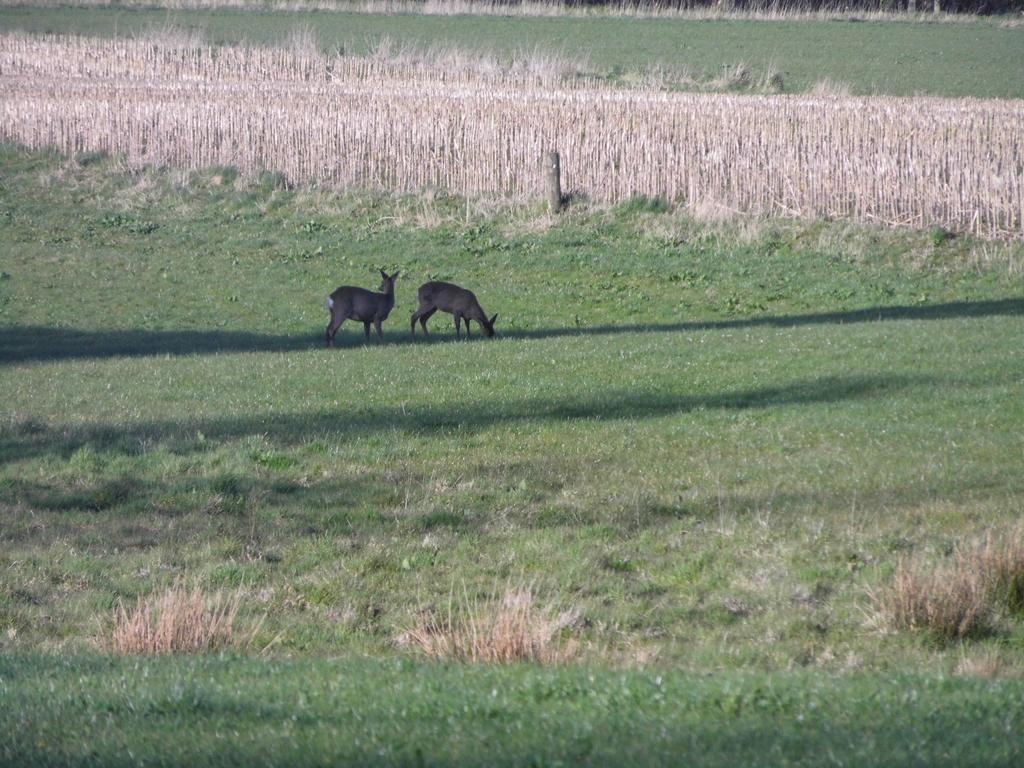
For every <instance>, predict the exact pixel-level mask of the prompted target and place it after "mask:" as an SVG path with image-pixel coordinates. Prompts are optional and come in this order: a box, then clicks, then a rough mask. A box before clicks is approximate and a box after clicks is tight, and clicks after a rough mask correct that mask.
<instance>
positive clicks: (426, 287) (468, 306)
mask: <svg viewBox="0 0 1024 768" xmlns="http://www.w3.org/2000/svg"><path fill="white" fill-rule="evenodd" d="M417 296H418V297H419V300H420V306H419V309H417V310H416V311H415V312H413V313H412V321H411V325H412V335H413V336H415V335H416V321H417V320H419V321H420V325H421V326H422V327H423V334H424V335H428V334H427V320H429V319H430V317H431V315H433V314H434V313H435V312H437V310H439V309H440V310H441V311H442V312H450V313H451V314H453V315H454V316H455V335H456V336H461V335H462V331H461V325H462V321H463V320H465V321H466V337H467V338H469V335H470V334H469V321H470V320H476V321H477V322H478V323H480V327H481V328H483V329H484V335H485V336H493V335H494V321H495V320H497V319H498V316H497V315H495V316H494V317H492V318H491V319H490V320H488V319H487V315H485V314H484V311H483V309H482V308H481V307H480V302H479V301H477V300H476V296H474V295H473V292H472V291H467V290H466V289H465V288H460V287H459V286H457V285H452V284H451V283H438V282H431V283H424V284H423V285H421V286H420V289H419V291H418V292H417Z"/></svg>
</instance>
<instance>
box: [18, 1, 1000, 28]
mask: <svg viewBox="0 0 1024 768" xmlns="http://www.w3.org/2000/svg"><path fill="white" fill-rule="evenodd" d="M0 5H33V6H42V7H52V6H77V7H86V8H102V7H109V6H117V7H128V8H154V7H156V8H168V9H174V10H196V9H251V10H259V11H266V10H274V11H294V12H309V11H342V12H345V13H367V14H420V15H425V16H466V15H474V16H522V17H552V16H554V17H565V16H567V17H593V16H598V17H601V16H611V17H627V18H637V17H638V18H663V19H665V18H667V19H691V20H700V21H707V20H718V19H750V20H757V21H834V20H856V21H908V20H909V21H924V22H928V23H935V22H936V21H939V22H944V23H957V22H960V23H977V22H978V21H979V17H978V16H977V15H976V14H975V13H974V12H973V10H974V9H975V8H978V7H979V6H981V5H982V4H980V3H968V4H965V3H959V4H958V5H956V6H954V5H952V4H950V3H942V6H943V8H942V10H941V11H940V12H939V13H935V12H934V6H933V4H932V3H918V10H914V11H910V10H908V5H907V3H906V2H900V3H886V2H880V1H879V0H860V1H859V2H853V3H851V2H838V1H836V0H833V1H832V2H822V3H818V4H815V3H810V2H803V3H802V2H799V0H753V1H752V2H743V3H735V2H719V0H667V1H665V0H618V1H617V2H608V3H602V4H599V5H597V4H587V3H579V2H574V3H569V2H562V1H560V0H512V1H511V2H510V1H509V0H0ZM981 10H982V11H984V12H991V7H989V8H988V9H987V10H986V9H984V8H981Z"/></svg>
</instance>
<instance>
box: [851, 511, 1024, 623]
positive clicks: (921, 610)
mask: <svg viewBox="0 0 1024 768" xmlns="http://www.w3.org/2000/svg"><path fill="white" fill-rule="evenodd" d="M870 595H871V599H872V602H873V603H874V605H875V609H876V614H877V617H878V618H879V619H880V622H881V623H882V624H883V625H885V626H887V627H889V628H891V629H895V630H926V631H929V632H931V633H932V634H934V635H936V636H938V637H940V638H944V639H959V638H964V637H970V636H976V635H980V634H984V633H986V632H988V631H990V630H991V629H992V628H993V626H994V622H995V619H996V617H997V616H999V615H1000V614H1008V615H1014V614H1018V615H1019V614H1020V613H1022V612H1024V526H1018V527H1016V528H1014V529H1013V530H1012V531H1010V532H1009V533H1002V534H996V533H992V532H989V533H987V534H986V535H985V536H984V538H982V539H981V540H980V541H978V542H976V543H975V544H973V545H972V546H969V547H958V548H957V549H956V550H955V551H954V553H953V558H952V562H950V563H947V564H944V565H939V566H934V565H931V564H929V563H927V562H925V561H923V560H922V559H911V560H903V561H901V562H900V563H899V565H898V566H897V568H896V573H895V575H894V576H893V580H892V583H891V584H890V585H889V586H888V587H886V588H884V589H882V590H879V591H877V592H871V593H870Z"/></svg>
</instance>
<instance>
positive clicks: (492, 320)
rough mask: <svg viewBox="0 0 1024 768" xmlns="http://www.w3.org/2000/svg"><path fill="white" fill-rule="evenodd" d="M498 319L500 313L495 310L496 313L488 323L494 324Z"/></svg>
mask: <svg viewBox="0 0 1024 768" xmlns="http://www.w3.org/2000/svg"><path fill="white" fill-rule="evenodd" d="M497 319H498V313H497V312H495V313H494V317H492V318H491V319H490V321H489V322H488V325H494V321H495V320H497Z"/></svg>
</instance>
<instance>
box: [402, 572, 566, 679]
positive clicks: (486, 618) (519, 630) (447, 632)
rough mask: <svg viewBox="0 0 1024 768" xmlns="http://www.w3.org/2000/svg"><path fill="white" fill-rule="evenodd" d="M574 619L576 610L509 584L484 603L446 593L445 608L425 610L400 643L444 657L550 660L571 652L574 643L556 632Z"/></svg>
mask: <svg viewBox="0 0 1024 768" xmlns="http://www.w3.org/2000/svg"><path fill="white" fill-rule="evenodd" d="M575 620H576V613H575V612H574V611H556V610H554V609H552V608H549V607H543V606H540V605H538V603H537V599H536V596H535V595H534V594H533V590H532V589H530V588H529V587H525V586H514V587H509V588H507V589H506V590H505V592H504V594H503V595H501V596H500V597H496V598H494V599H490V600H488V601H486V602H484V603H481V602H479V601H472V600H470V599H469V598H468V597H466V596H464V597H463V600H462V601H456V600H455V598H454V597H452V598H450V600H449V604H448V608H447V612H446V613H445V614H444V615H442V616H438V615H437V614H435V613H433V612H427V613H424V614H423V615H421V616H420V617H419V620H418V622H417V623H416V625H415V626H413V627H412V628H410V629H409V630H407V631H406V632H404V633H403V634H402V635H401V636H400V637H399V639H398V643H399V645H400V646H403V647H407V648H412V649H414V650H416V651H419V652H420V653H423V654H424V655H426V656H428V657H430V658H434V659H442V660H454V661H462V662H468V663H486V664H510V663H514V662H519V661H532V662H537V663H540V664H551V663H555V662H559V661H564V660H566V659H568V658H570V657H571V656H572V655H573V653H574V652H575V649H576V645H575V644H574V643H572V642H569V643H564V642H561V641H560V639H559V635H560V634H561V633H562V631H563V630H564V629H566V628H567V627H569V626H570V625H571V624H573V623H574V622H575Z"/></svg>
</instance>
